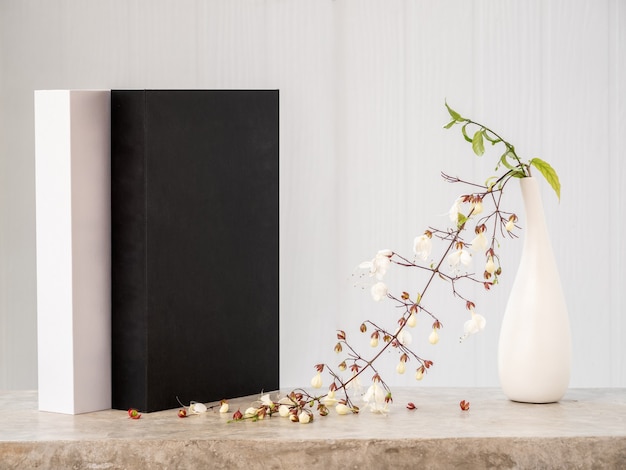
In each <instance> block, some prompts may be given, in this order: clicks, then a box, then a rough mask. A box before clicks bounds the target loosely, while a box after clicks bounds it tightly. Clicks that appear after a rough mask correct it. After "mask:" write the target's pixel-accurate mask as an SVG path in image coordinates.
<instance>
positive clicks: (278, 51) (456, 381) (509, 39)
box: [0, 0, 626, 389]
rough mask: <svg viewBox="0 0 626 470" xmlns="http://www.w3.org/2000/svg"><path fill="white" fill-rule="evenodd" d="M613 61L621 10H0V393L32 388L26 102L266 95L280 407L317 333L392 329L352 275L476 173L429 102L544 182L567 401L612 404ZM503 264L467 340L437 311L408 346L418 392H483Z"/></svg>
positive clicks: (620, 199) (459, 316) (322, 338)
mask: <svg viewBox="0 0 626 470" xmlns="http://www.w3.org/2000/svg"><path fill="white" fill-rule="evenodd" d="M625 48H626V4H625V3H624V2H621V1H619V0H603V1H595V0H594V1H592V0H586V1H585V0H569V1H566V0H561V1H540V0H535V1H525V2H521V1H519V2H515V1H503V0H474V1H466V0H449V1H445V2H444V1H442V2H433V1H410V0H406V1H399V0H394V1H390V0H385V1H383V0H379V1H373V0H364V1H356V0H355V1H347V0H335V1H331V0H315V1H313V0H311V1H296V0H294V1H287V0H265V1H261V0H249V1H232V0H223V1H219V0H213V1H209V0H134V1H131V0H128V1H123V0H110V1H107V2H103V1H97V0H93V1H84V0H83V1H79V0H65V1H43V0H40V1H35V0H0V224H1V225H0V389H2V388H9V389H21V388H34V387H36V385H37V384H36V377H37V373H36V367H37V364H36V357H37V355H36V301H35V290H36V279H35V232H34V221H35V206H34V200H35V198H34V137H33V90H36V89H55V88H279V89H280V91H281V96H280V101H281V103H280V106H281V109H280V112H281V134H280V138H281V167H280V171H281V187H280V189H281V206H280V208H281V231H280V233H281V245H280V246H281V285H280V295H281V312H280V315H281V339H280V344H281V371H280V373H281V383H282V385H283V386H284V387H289V386H298V385H307V384H308V381H309V379H310V377H311V376H312V373H313V367H312V366H313V365H314V364H316V363H318V362H328V361H330V362H335V361H336V360H337V358H336V356H335V355H334V353H333V352H332V348H333V346H334V343H335V330H336V329H338V328H342V329H345V330H346V331H347V332H348V334H351V335H357V334H358V333H357V331H358V325H359V324H360V322H361V321H362V320H363V319H365V318H371V319H372V320H376V321H381V322H382V321H384V318H389V317H392V318H395V314H394V313H393V312H392V310H393V309H392V307H391V304H387V305H384V304H374V303H373V302H372V301H371V300H370V299H369V294H368V293H367V292H363V291H362V290H361V289H360V288H358V287H357V288H355V287H353V284H354V278H353V277H352V274H353V272H354V268H355V266H356V265H357V264H358V263H359V262H360V261H363V260H365V259H367V258H370V257H372V256H373V254H374V253H375V252H376V250H378V249H380V248H392V249H394V250H397V251H399V252H402V253H405V254H407V255H410V250H411V243H412V240H413V237H414V236H415V235H417V234H419V233H421V232H422V231H423V230H424V228H425V227H426V226H428V225H432V224H439V223H440V222H444V221H445V218H444V217H441V214H442V213H444V212H446V211H447V209H448V208H449V206H450V205H451V203H452V200H453V199H454V198H455V197H456V195H457V194H458V192H459V190H458V189H455V188H453V187H450V186H449V185H447V184H445V183H443V182H442V181H441V180H440V179H439V176H438V175H439V172H440V171H441V170H444V171H447V172H450V173H453V174H459V175H461V176H466V177H475V178H477V179H478V180H481V181H482V180H483V179H484V178H485V177H486V176H488V174H489V172H490V171H491V170H492V167H493V165H494V162H495V161H494V159H493V156H492V157H491V160H488V158H489V157H487V156H486V157H483V159H481V160H479V159H477V158H476V157H473V155H472V153H471V150H470V149H469V147H468V146H467V145H466V144H465V143H464V142H463V141H462V139H461V138H460V136H459V135H458V133H457V132H456V131H444V130H442V128H441V126H442V124H444V123H445V122H446V116H447V114H446V112H445V110H444V108H443V101H444V98H447V99H448V101H449V102H450V103H451V104H452V105H453V106H454V107H455V108H458V110H459V111H461V112H462V113H464V114H467V115H468V116H471V117H475V118H476V119H478V120H483V121H485V122H486V123H488V124H491V125H492V126H493V127H496V128H497V129H498V130H500V131H501V132H502V133H503V134H504V135H505V136H507V137H508V138H509V140H511V141H512V142H513V143H515V144H516V148H517V149H518V150H519V151H520V153H521V154H522V155H524V156H525V157H527V158H532V157H534V156H540V157H542V158H544V159H546V160H548V161H550V162H551V163H552V164H553V166H554V167H555V168H556V169H557V170H558V171H559V173H560V176H561V180H562V184H563V191H562V200H561V203H560V204H558V203H557V201H556V199H555V198H554V197H553V195H552V194H551V192H550V190H549V189H546V190H545V191H544V193H545V194H544V203H545V206H546V212H547V217H548V224H549V228H550V230H551V233H552V237H553V244H554V247H555V252H556V256H557V260H558V262H559V264H560V266H561V273H562V282H563V286H564V289H565V292H566V296H567V299H568V305H569V309H570V317H571V323H572V333H573V342H574V370H573V374H572V381H571V384H572V386H575V387H606V386H621V387H624V386H626V361H625V359H624V358H625V357H626V341H622V339H623V338H626V320H624V319H623V318H622V315H623V313H624V310H625V309H626V305H625V302H626V299H625V297H624V295H622V289H623V286H624V281H625V278H624V269H625V268H624V267H625V266H626V254H625V251H624V242H623V240H624V237H625V236H626V225H625V222H624V217H623V214H624V211H625V208H626V196H625V191H624V189H622V188H621V182H622V181H624V179H625V178H626V171H625V165H624V163H622V158H623V151H622V149H623V148H624V147H625V146H626V85H624V83H626V70H625V64H626V52H625ZM511 204H512V206H513V207H517V208H518V209H521V208H520V201H519V195H518V194H515V195H514V196H513V197H511ZM520 248H521V242H516V243H512V244H509V245H508V246H507V247H506V248H505V249H504V252H505V256H506V257H505V263H506V265H505V274H506V275H504V276H503V278H502V283H501V285H500V286H499V288H498V289H496V290H494V291H492V292H491V293H490V295H489V296H488V297H484V296H482V295H481V294H479V293H476V298H477V300H478V301H479V305H480V312H481V313H482V314H483V315H485V316H486V317H487V319H488V326H487V329H486V330H485V332H483V333H482V334H481V335H480V336H476V337H472V338H471V340H470V341H467V342H466V343H464V344H459V343H458V336H459V334H460V331H461V328H462V324H463V322H464V321H465V319H466V316H467V313H466V312H465V311H464V310H463V308H462V306H461V305H460V304H459V303H458V302H455V301H451V300H448V298H447V297H444V299H443V300H442V304H441V307H440V309H439V311H438V313H439V314H440V317H441V319H442V321H443V322H444V324H445V328H444V329H443V331H442V339H441V341H440V343H439V344H438V345H437V346H434V347H433V346H431V345H430V344H428V343H427V341H426V337H427V334H428V332H427V329H426V326H425V325H422V328H423V329H422V330H420V331H421V333H419V334H418V335H414V336H415V339H414V341H415V343H417V344H418V346H417V350H418V353H420V354H422V355H423V356H425V357H427V358H430V359H432V360H434V361H435V364H436V367H435V368H434V369H433V370H432V372H431V373H429V375H428V378H427V379H426V380H424V381H423V382H421V385H423V386H428V385H447V386H455V385H459V386H460V385H476V386H496V385H497V375H496V365H495V363H496V345H497V338H498V330H499V324H500V318H501V315H502V311H503V309H504V306H505V304H506V297H507V295H506V292H507V289H508V288H509V287H510V285H511V283H512V281H513V275H514V272H515V269H516V265H517V262H518V259H519V253H520ZM396 275H397V277H398V282H400V281H402V280H405V282H404V283H399V284H397V288H398V289H409V290H412V291H414V290H417V289H419V288H420V286H417V285H415V286H413V285H410V284H407V283H408V282H409V280H408V279H407V278H406V273H397V274H396ZM390 311H391V313H390ZM241 327H242V328H246V325H244V324H242V325H241ZM207 360H210V358H207ZM395 361H396V359H395V358H394V359H393V360H391V361H390V364H394V363H395ZM407 375H411V377H404V376H402V377H399V376H398V377H395V376H394V375H391V376H390V377H388V378H389V379H391V380H390V382H391V383H392V384H413V383H415V382H414V380H413V378H412V374H407ZM529 380H532V377H530V378H529Z"/></svg>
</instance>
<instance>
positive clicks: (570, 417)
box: [0, 387, 626, 469]
mask: <svg viewBox="0 0 626 470" xmlns="http://www.w3.org/2000/svg"><path fill="white" fill-rule="evenodd" d="M393 392H394V403H393V405H392V406H391V407H390V411H389V413H388V414H386V415H380V414H374V413H371V412H370V411H369V410H367V409H366V408H365V407H364V406H362V407H361V413H359V414H358V415H346V416H340V415H337V414H335V412H334V410H331V414H330V415H329V416H326V417H319V416H317V415H316V417H315V420H314V421H313V422H312V423H310V424H299V423H291V422H290V421H289V420H288V419H285V418H280V417H279V416H278V415H275V416H274V417H272V418H266V419H265V420H263V421H258V422H251V421H245V422H235V423H228V422H227V421H228V420H229V419H230V418H231V417H232V413H233V412H234V411H236V410H237V408H240V409H241V410H242V412H243V411H244V410H245V409H246V408H247V407H248V406H250V405H251V403H252V402H253V401H254V400H256V399H258V396H253V397H246V398H240V399H234V400H229V403H230V408H231V410H230V412H229V413H228V414H226V415H222V414H219V413H218V412H217V411H216V409H215V410H209V412H208V413H206V414H203V415H194V416H190V417H188V418H185V419H180V418H178V417H177V409H175V410H168V411H161V412H157V413H149V414H143V416H142V417H141V419H139V420H131V419H129V418H128V415H127V413H126V412H125V411H118V410H105V411H100V412H95V413H87V414H82V415H75V416H72V415H63V414H55V413H47V412H40V411H38V410H37V394H36V392H33V391H27V392H15V391H11V392H0V469H13V468H19V469H21V468H72V469H122V468H124V469H126V468H142V469H166V468H167V469H170V468H180V469H191V468H193V469H195V468H216V469H219V468H246V469H252V468H268V469H291V468H328V469H330V468H341V467H343V468H362V469H365V468H394V469H404V468H407V469H408V468H567V469H575V468H598V469H600V468H616V469H619V468H626V389H571V390H569V391H568V392H567V394H566V395H565V397H564V398H563V400H562V401H561V402H559V403H553V404H545V405H532V404H523V403H514V402H511V401H509V400H507V399H506V398H505V397H504V395H503V394H502V392H501V391H500V390H499V389H490V388H445V389H442V388H417V387H416V388H397V389H393ZM271 396H272V399H274V398H275V397H276V396H277V394H276V393H272V394H271ZM461 400H467V401H469V402H470V404H471V405H470V409H469V410H468V411H462V410H461V409H460V407H459V402H460V401H461ZM355 402H358V399H357V400H355ZM408 402H413V403H414V404H415V405H416V406H417V409H415V410H408V409H407V408H406V404H407V403H408ZM358 404H359V405H361V403H358Z"/></svg>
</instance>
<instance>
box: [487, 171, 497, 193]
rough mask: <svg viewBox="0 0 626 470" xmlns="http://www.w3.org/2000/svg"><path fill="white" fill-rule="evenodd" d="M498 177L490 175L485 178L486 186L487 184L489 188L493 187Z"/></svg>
mask: <svg viewBox="0 0 626 470" xmlns="http://www.w3.org/2000/svg"><path fill="white" fill-rule="evenodd" d="M497 179H498V177H497V176H495V175H494V176H490V177H489V178H487V179H486V180H485V186H487V188H488V189H490V190H491V188H492V187H493V185H494V184H495V183H496V180H497Z"/></svg>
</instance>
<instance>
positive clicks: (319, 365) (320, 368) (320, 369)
mask: <svg viewBox="0 0 626 470" xmlns="http://www.w3.org/2000/svg"><path fill="white" fill-rule="evenodd" d="M315 370H317V371H318V372H324V364H315Z"/></svg>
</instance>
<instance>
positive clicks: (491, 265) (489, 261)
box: [485, 256, 496, 274]
mask: <svg viewBox="0 0 626 470" xmlns="http://www.w3.org/2000/svg"><path fill="white" fill-rule="evenodd" d="M485 271H486V272H488V273H489V274H493V273H494V272H496V263H494V262H493V256H490V257H489V258H487V264H486V265H485Z"/></svg>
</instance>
